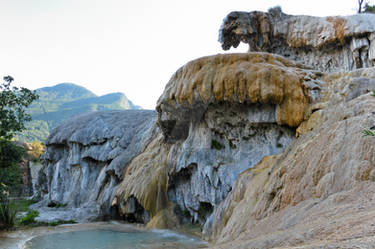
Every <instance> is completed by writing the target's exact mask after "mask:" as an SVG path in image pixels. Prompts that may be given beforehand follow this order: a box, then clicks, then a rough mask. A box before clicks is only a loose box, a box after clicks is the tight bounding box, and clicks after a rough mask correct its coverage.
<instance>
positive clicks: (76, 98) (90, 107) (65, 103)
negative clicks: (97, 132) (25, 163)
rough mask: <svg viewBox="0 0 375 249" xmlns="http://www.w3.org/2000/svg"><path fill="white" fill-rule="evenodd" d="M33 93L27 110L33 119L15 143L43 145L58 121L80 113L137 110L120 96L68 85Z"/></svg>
mask: <svg viewBox="0 0 375 249" xmlns="http://www.w3.org/2000/svg"><path fill="white" fill-rule="evenodd" d="M36 91H37V93H38V94H39V99H38V100H37V101H35V102H34V103H33V104H32V105H31V106H30V107H29V113H30V114H31V116H32V118H33V120H32V121H31V122H29V123H27V124H26V128H27V129H26V130H25V131H23V132H22V133H21V134H19V135H17V136H16V139H17V140H20V141H26V142H32V141H42V142H44V141H45V139H46V138H47V137H48V135H49V133H50V132H51V131H52V129H53V128H55V127H56V126H58V125H59V124H60V123H61V122H62V121H64V120H66V119H67V118H70V117H72V116H75V115H78V114H81V113H84V112H91V111H104V110H125V109H141V108H140V107H139V106H135V105H134V104H133V103H132V102H131V101H130V100H129V99H128V98H127V97H126V96H125V95H124V94H123V93H110V94H106V95H103V96H97V95H95V94H94V93H92V92H90V91H89V90H87V89H86V88H84V87H81V86H78V85H75V84H72V83H62V84H58V85H56V86H52V87H43V88H39V89H37V90H36Z"/></svg>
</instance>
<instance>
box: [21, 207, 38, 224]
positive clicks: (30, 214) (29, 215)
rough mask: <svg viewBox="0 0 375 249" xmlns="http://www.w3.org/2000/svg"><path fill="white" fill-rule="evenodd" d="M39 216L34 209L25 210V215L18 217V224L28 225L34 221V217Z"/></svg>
mask: <svg viewBox="0 0 375 249" xmlns="http://www.w3.org/2000/svg"><path fill="white" fill-rule="evenodd" d="M38 216H39V212H38V211H36V210H30V211H29V212H27V214H26V216H24V217H22V218H21V219H20V224H21V225H25V226H26V225H30V224H33V223H35V218H36V217H38Z"/></svg>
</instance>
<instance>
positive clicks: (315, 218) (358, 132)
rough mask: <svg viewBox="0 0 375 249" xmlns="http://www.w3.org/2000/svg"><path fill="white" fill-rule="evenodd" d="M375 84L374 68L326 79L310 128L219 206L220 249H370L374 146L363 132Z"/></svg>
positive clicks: (374, 120)
mask: <svg viewBox="0 0 375 249" xmlns="http://www.w3.org/2000/svg"><path fill="white" fill-rule="evenodd" d="M374 80H375V69H367V70H361V71H354V72H351V73H349V72H347V73H342V74H340V73H337V74H333V75H327V76H326V77H324V82H325V84H324V87H323V89H324V91H323V92H324V93H322V99H321V100H322V101H323V102H324V105H323V104H322V105H320V106H321V109H319V110H318V111H317V112H314V113H313V115H311V117H310V119H309V120H307V121H306V122H307V123H310V125H309V129H308V130H305V133H304V135H302V136H300V137H299V138H298V140H296V142H295V143H293V144H292V145H291V146H290V147H288V149H287V150H285V151H284V152H283V153H282V154H280V155H277V156H272V157H265V158H263V160H262V161H261V162H260V163H259V164H257V165H256V166H255V167H254V168H253V169H249V170H247V171H245V172H244V173H242V174H241V176H240V177H239V179H238V180H237V182H236V184H235V187H234V188H233V191H232V192H231V193H230V194H229V195H228V197H227V199H226V200H225V201H223V202H222V203H221V204H220V206H219V207H218V209H217V211H216V213H215V215H214V216H215V218H214V219H213V222H212V224H213V225H212V228H213V230H212V233H211V234H210V232H211V231H210V230H208V229H207V230H206V235H207V236H211V239H214V240H217V242H219V244H221V245H220V246H217V247H216V248H280V247H282V248H297V247H298V248H354V247H355V246H360V248H372V247H373V245H374V243H375V240H374V237H373V234H374V231H375V230H374V228H373V225H374V224H373V218H374V212H375V208H374V204H375V199H374V194H375V192H374V189H375V183H374V180H375V178H374V176H375V168H374V164H375V153H374V140H373V138H371V137H364V136H363V135H362V132H363V129H365V128H369V127H372V126H374V124H375V116H374V114H373V111H374V107H375V98H374V97H372V96H370V94H365V93H366V91H367V92H368V91H369V90H366V88H369V89H375V81H374ZM361 85H362V87H361ZM364 85H365V86H364ZM363 86H364V87H363ZM361 90H363V92H362V93H363V94H362V95H361V94H360V92H361ZM315 113H317V114H316V115H314V114H315ZM317 116H319V118H317ZM311 119H313V120H315V121H316V120H319V122H315V121H312V122H311V121H310V120H311Z"/></svg>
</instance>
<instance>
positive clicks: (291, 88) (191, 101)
mask: <svg viewBox="0 0 375 249" xmlns="http://www.w3.org/2000/svg"><path fill="white" fill-rule="evenodd" d="M321 75H322V74H320V73H317V72H314V71H310V70H306V69H305V68H304V67H303V66H302V65H300V64H297V63H293V62H291V61H289V60H286V59H285V58H283V57H280V56H277V55H271V54H268V53H249V54H223V55H216V56H209V57H203V58H200V59H197V60H194V61H192V62H189V63H187V64H186V65H185V66H183V67H182V68H180V69H179V70H177V72H176V73H175V74H174V75H173V76H172V78H171V80H170V81H169V83H168V84H167V86H166V89H165V91H164V93H163V95H162V96H161V97H160V98H159V101H158V105H157V111H158V124H159V126H160V127H161V130H162V132H163V135H164V138H165V141H166V143H168V144H171V150H172V151H173V157H170V158H169V161H168V169H169V186H168V197H169V200H170V201H172V202H173V203H175V204H177V207H178V208H179V209H180V210H182V212H183V213H185V214H186V211H187V214H188V215H187V216H190V217H191V219H192V220H193V221H194V222H200V223H207V225H208V223H209V222H210V219H209V217H210V215H211V213H212V212H213V210H214V209H216V207H217V205H218V204H219V203H220V202H221V201H222V200H223V199H224V198H225V197H226V195H227V194H228V193H229V192H230V190H231V189H232V185H233V183H234V181H235V179H236V178H237V176H238V175H239V174H240V173H241V172H242V171H244V170H246V169H248V168H251V167H253V166H254V165H255V164H256V163H257V162H259V161H260V160H261V159H262V158H263V157H264V156H267V155H273V154H278V153H281V152H282V151H283V150H284V149H285V148H286V147H287V146H288V145H289V144H290V143H291V142H293V141H294V139H295V128H296V127H297V126H298V125H299V124H301V123H302V121H303V120H304V119H305V118H306V117H307V116H308V115H309V113H310V108H309V107H310V106H311V105H312V104H313V103H314V102H316V97H317V96H318V94H317V93H318V92H319V91H320V86H319V85H320V81H319V78H320V77H321Z"/></svg>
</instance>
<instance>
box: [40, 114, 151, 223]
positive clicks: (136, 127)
mask: <svg viewBox="0 0 375 249" xmlns="http://www.w3.org/2000/svg"><path fill="white" fill-rule="evenodd" d="M155 117H156V116H155V112H153V111H140V110H128V111H107V112H93V113H88V114H83V115H81V116H78V117H75V118H73V119H70V120H68V121H66V122H64V123H63V124H62V125H60V126H59V127H57V128H56V129H54V130H53V132H52V133H51V135H50V136H49V138H48V140H47V142H46V146H47V150H46V152H45V154H44V155H43V163H44V167H43V169H42V170H41V171H40V173H39V193H40V195H42V197H43V202H42V203H41V204H43V205H44V206H46V205H49V206H55V205H63V206H65V205H66V206H67V207H66V208H64V209H63V211H66V212H65V213H64V212H63V211H62V213H61V214H58V213H56V217H57V218H59V219H60V218H61V219H74V220H77V221H82V220H95V219H99V218H103V217H105V216H111V215H116V213H111V209H110V208H111V202H112V200H113V196H114V192H115V187H116V186H117V185H118V184H119V183H120V181H121V177H122V174H123V171H124V169H125V168H126V167H127V165H128V164H129V163H130V161H131V160H132V159H133V158H134V157H135V156H137V155H138V154H139V153H140V152H141V151H143V150H144V148H145V147H146V145H147V144H148V143H149V141H150V140H151V139H152V138H153V136H154V133H155V129H156V127H155V125H154V123H155ZM60 210H61V209H60ZM48 215H51V214H50V213H48V212H41V217H40V219H47V220H48V219H54V218H55V217H54V214H52V215H51V217H48Z"/></svg>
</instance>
